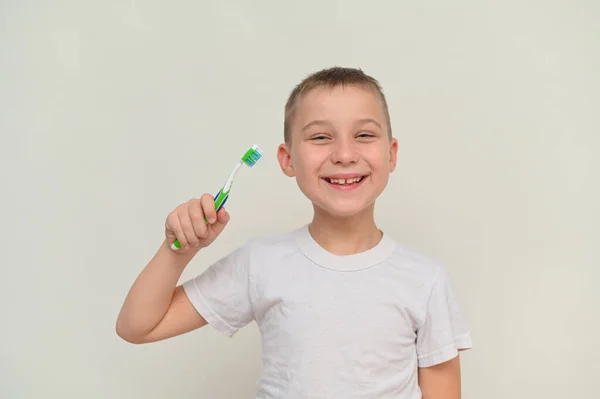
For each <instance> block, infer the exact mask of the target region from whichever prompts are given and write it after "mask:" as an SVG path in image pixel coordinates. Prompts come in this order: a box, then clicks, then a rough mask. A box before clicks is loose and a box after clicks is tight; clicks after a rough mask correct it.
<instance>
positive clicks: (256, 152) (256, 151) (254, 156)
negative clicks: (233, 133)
mask: <svg viewBox="0 0 600 399" xmlns="http://www.w3.org/2000/svg"><path fill="white" fill-rule="evenodd" d="M262 156H263V153H262V151H261V149H260V148H259V147H258V146H257V145H256V144H255V145H253V146H252V148H250V149H249V150H248V151H246V153H245V154H244V156H243V157H242V161H243V162H244V163H245V164H246V165H248V166H254V164H255V163H256V162H258V160H259V159H260V158H261V157H262Z"/></svg>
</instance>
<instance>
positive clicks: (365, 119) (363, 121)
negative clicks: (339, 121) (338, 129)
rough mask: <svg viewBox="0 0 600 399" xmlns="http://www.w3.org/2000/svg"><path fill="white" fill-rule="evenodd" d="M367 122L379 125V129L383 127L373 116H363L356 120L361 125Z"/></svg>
mask: <svg viewBox="0 0 600 399" xmlns="http://www.w3.org/2000/svg"><path fill="white" fill-rule="evenodd" d="M367 123H373V124H375V125H377V127H379V128H380V129H383V126H381V123H379V122H377V121H376V120H375V119H373V118H363V119H359V120H358V121H357V124H361V125H364V124H367Z"/></svg>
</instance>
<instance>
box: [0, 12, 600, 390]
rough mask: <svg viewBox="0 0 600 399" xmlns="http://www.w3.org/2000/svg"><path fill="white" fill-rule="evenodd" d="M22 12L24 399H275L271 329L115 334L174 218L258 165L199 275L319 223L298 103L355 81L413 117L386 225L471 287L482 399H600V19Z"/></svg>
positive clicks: (4, 81)
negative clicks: (291, 114)
mask: <svg viewBox="0 0 600 399" xmlns="http://www.w3.org/2000/svg"><path fill="white" fill-rule="evenodd" d="M0 4H1V8H0V51H1V53H0V54H1V57H2V58H1V60H0V61H1V62H0V131H1V132H2V141H1V144H0V153H1V154H0V155H1V166H2V168H1V169H0V170H1V172H0V173H1V178H2V180H1V182H2V196H1V199H0V201H1V208H0V218H1V219H0V226H2V233H1V234H2V236H1V240H0V242H1V244H0V245H2V249H1V252H0V253H1V256H2V264H1V271H0V273H1V275H0V299H1V301H0V310H1V313H0V317H1V319H0V338H1V339H0V349H1V351H0V356H1V357H0V397H2V398H7V399H17V398H19V399H21V398H90V399H91V398H144V399H152V398H180V399H184V398H190V399H191V398H204V397H206V398H219V399H221V398H223V399H228V398H251V397H253V396H252V395H253V391H254V384H255V381H256V379H257V378H258V375H259V370H260V345H259V336H258V333H257V329H256V328H255V325H254V324H252V325H250V326H249V327H247V328H245V329H244V330H242V331H241V332H240V333H239V334H238V335H236V336H235V337H234V338H232V339H229V338H226V337H224V336H221V335H219V334H218V333H217V332H215V330H213V329H212V328H210V327H209V328H204V329H201V330H199V331H195V332H193V333H190V334H187V335H185V336H181V337H178V338H175V339H171V340H167V341H164V342H160V343H155V344H150V345H143V346H135V345H131V344H128V343H126V342H124V341H122V340H121V339H120V338H118V337H117V335H116V333H115V330H114V324H115V320H116V317H117V314H118V312H119V309H120V306H121V304H122V301H123V299H124V297H125V295H126V293H127V290H128V289H129V287H130V285H131V283H132V282H133V280H134V279H135V277H136V276H137V274H138V273H139V272H140V271H141V269H142V268H143V266H144V265H145V264H146V262H147V261H148V260H149V259H150V257H151V256H152V255H153V254H154V252H155V251H156V249H157V247H158V245H159V244H160V242H161V240H162V238H163V226H164V219H165V217H166V215H167V214H168V213H169V212H170V211H171V210H172V209H173V208H174V207H175V206H177V205H178V204H179V203H181V202H183V201H187V200H188V199H190V198H192V197H197V196H200V195H201V194H202V193H204V192H210V193H213V194H214V192H215V191H216V190H218V188H219V187H220V185H221V184H222V183H223V182H224V179H225V178H226V177H227V174H228V173H229V171H230V169H231V167H232V166H233V164H234V163H235V162H236V161H237V159H238V158H239V157H240V156H241V155H242V154H243V152H244V151H245V150H246V149H247V147H249V146H250V145H252V144H254V143H258V144H259V145H260V146H261V147H262V148H263V150H264V151H265V156H264V158H263V160H261V161H260V163H259V164H257V165H256V166H255V167H254V168H253V169H247V168H246V169H243V170H242V171H241V172H240V174H239V175H238V178H237V180H236V184H235V187H234V190H235V191H234V193H233V195H232V197H231V198H230V200H229V202H228V209H229V211H230V213H231V215H232V220H231V224H230V225H229V226H228V228H227V229H226V231H225V232H224V233H223V235H222V236H221V237H220V238H219V240H218V241H217V242H216V243H215V244H214V245H213V246H212V247H210V248H209V249H207V250H205V251H203V252H202V253H200V254H199V255H198V257H197V258H196V259H194V261H193V262H192V264H191V265H190V267H189V269H187V270H186V273H185V274H184V276H183V277H184V279H187V278H189V277H191V276H194V275H196V274H197V273H200V272H202V271H203V270H204V269H205V268H206V267H207V266H208V265H209V264H210V263H211V262H212V261H214V260H216V259H217V258H219V257H221V256H223V255H224V254H226V253H227V252H228V251H230V250H232V249H233V248H235V247H236V246H238V245H240V244H242V243H243V242H244V241H245V240H246V239H248V238H250V237H252V236H256V235H263V234H271V233H276V232H282V231H287V230H289V229H291V228H295V227H297V226H299V225H301V224H304V223H306V222H308V221H309V219H310V216H311V207H310V204H309V203H308V202H307V201H306V200H305V198H304V197H303V196H302V194H301V193H300V191H299V190H298V189H297V187H296V185H295V182H294V181H293V180H291V179H288V178H286V177H284V176H283V174H282V173H281V172H280V170H279V168H278V165H277V162H276V157H275V154H276V148H277V145H278V144H279V143H280V142H281V140H282V126H283V125H282V123H283V106H284V102H285V100H286V97H287V95H288V94H289V92H290V90H291V89H292V87H293V86H294V85H295V84H297V83H298V82H299V81H300V80H301V79H302V78H303V77H305V76H306V75H307V74H309V73H311V72H314V71H316V70H318V69H321V68H325V67H329V66H333V65H344V66H354V67H361V68H363V69H364V70H365V71H366V72H367V73H369V74H372V75H374V76H375V77H376V78H378V79H379V80H380V81H381V83H382V85H383V87H384V90H385V92H386V94H387V96H388V101H389V104H390V110H391V115H392V123H393V129H394V134H395V136H396V137H397V138H398V139H399V141H400V150H399V162H398V169H397V171H396V172H395V173H394V174H393V176H392V180H391V181H390V183H389V186H388V189H387V191H386V192H385V193H384V195H383V196H382V197H381V199H380V200H379V203H378V210H377V219H378V222H379V223H380V226H381V228H383V229H385V230H386V231H387V232H388V233H390V234H391V235H393V236H394V237H395V238H396V239H397V240H398V241H401V242H403V243H404V244H405V245H407V246H410V247H412V248H414V249H416V250H419V251H421V252H423V253H425V254H427V255H428V256H430V257H432V258H434V259H437V260H439V261H441V262H443V263H444V265H445V266H446V267H447V269H448V270H449V273H450V275H451V277H452V279H453V282H454V286H455V288H456V290H457V292H458V294H459V298H460V299H461V302H462V304H463V307H464V310H465V313H466V315H467V318H468V320H469V323H470V326H471V328H472V334H473V339H474V345H475V348H474V349H473V350H471V351H469V352H465V353H464V354H463V355H462V359H463V386H464V388H463V391H464V395H463V397H464V398H467V399H479V398H485V399H507V398H510V399H517V398H544V399H564V398H579V397H581V398H584V397H585V398H591V397H592V396H594V395H596V394H597V392H598V391H599V390H600V378H599V376H600V366H598V363H597V362H598V357H599V355H600V353H599V352H600V345H599V343H598V337H600V328H599V319H600V317H599V316H600V314H599V307H598V305H599V304H600V294H599V293H598V288H597V287H598V283H599V281H600V274H599V272H598V266H599V263H600V257H599V255H598V245H599V244H600V234H599V233H600V229H599V227H598V222H600V218H599V207H600V205H599V204H600V195H599V194H600V190H599V185H600V179H599V178H598V169H599V168H598V167H599V162H598V156H597V155H596V153H597V152H598V150H600V140H599V138H598V134H600V120H599V116H598V114H599V112H600V95H599V92H600V78H599V76H600V74H599V72H598V71H600V24H598V21H599V20H600V6H599V4H600V3H598V2H595V1H587V2H585V1H566V0H564V1H525V2H524V1H502V2H482V1H466V0H461V1H453V2H448V1H428V2H398V1H387V2H378V1H374V2H371V3H368V2H364V1H344V2H342V1H319V2H307V1H304V2H286V1H274V0H271V1H261V2H245V1H227V2H220V3H219V4H217V2H202V1H189V0H188V1H169V2H166V1H163V2H160V1H140V2H135V1H115V0H111V1H96V2H87V1H61V2H58V1H54V2H42V1H37V2H36V1H6V0H5V1H2V2H1V3H0Z"/></svg>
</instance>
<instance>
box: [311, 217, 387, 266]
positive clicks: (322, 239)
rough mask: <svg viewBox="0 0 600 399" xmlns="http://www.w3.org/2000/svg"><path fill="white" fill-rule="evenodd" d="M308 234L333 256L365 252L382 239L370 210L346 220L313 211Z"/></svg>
mask: <svg viewBox="0 0 600 399" xmlns="http://www.w3.org/2000/svg"><path fill="white" fill-rule="evenodd" d="M309 232H310V235H311V236H312V238H313V239H314V240H315V241H316V242H317V243H318V244H319V245H320V246H322V247H323V248H324V249H326V250H327V251H329V252H331V253H333V254H335V255H352V254H356V253H359V252H364V251H367V250H369V249H371V248H373V247H375V246H376V245H377V244H378V243H379V241H380V240H381V237H382V233H381V231H380V230H379V229H378V228H377V225H376V224H375V219H374V216H373V209H372V208H371V209H367V210H365V211H363V212H362V213H360V214H357V215H353V216H351V217H347V218H336V217H332V216H331V215H329V214H327V213H325V212H323V211H322V210H318V209H315V213H314V216H313V220H312V222H311V224H310V225H309Z"/></svg>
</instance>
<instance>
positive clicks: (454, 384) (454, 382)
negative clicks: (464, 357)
mask: <svg viewBox="0 0 600 399" xmlns="http://www.w3.org/2000/svg"><path fill="white" fill-rule="evenodd" d="M419 387H420V388H421V392H422V393H423V399H460V398H461V376H460V358H459V356H456V357H455V358H453V359H451V360H449V361H447V362H444V363H440V364H437V365H435V366H431V367H423V368H419Z"/></svg>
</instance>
